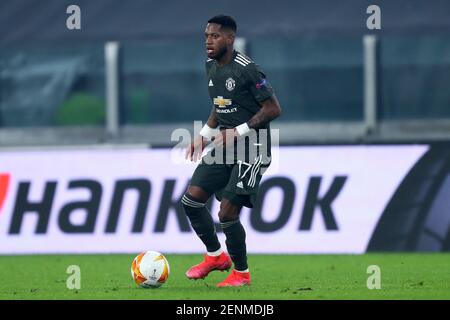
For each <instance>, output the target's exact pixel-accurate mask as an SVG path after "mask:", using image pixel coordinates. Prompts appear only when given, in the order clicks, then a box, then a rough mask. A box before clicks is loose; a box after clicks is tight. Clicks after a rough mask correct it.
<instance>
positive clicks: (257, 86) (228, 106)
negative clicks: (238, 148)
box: [206, 51, 274, 163]
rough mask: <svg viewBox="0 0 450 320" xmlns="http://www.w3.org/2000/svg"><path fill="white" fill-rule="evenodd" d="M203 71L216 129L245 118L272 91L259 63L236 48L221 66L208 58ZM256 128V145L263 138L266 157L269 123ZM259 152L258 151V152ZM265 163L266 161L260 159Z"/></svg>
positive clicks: (238, 123)
mask: <svg viewBox="0 0 450 320" xmlns="http://www.w3.org/2000/svg"><path fill="white" fill-rule="evenodd" d="M206 74H207V77H208V78H207V81H208V90H209V95H210V97H211V100H212V103H213V105H214V107H215V110H216V115H217V121H218V124H219V127H220V128H226V129H230V128H234V127H237V126H238V125H240V124H242V123H245V122H247V121H249V120H250V119H251V118H252V117H253V116H254V115H255V114H256V113H257V112H258V111H259V110H260V109H261V105H260V103H261V102H263V101H264V100H266V99H268V98H270V97H272V95H273V94H274V93H273V89H272V86H271V85H270V83H269V82H268V80H267V78H266V75H265V74H264V73H263V72H262V70H261V69H260V68H259V66H258V65H257V64H255V63H254V62H253V61H252V60H251V59H250V58H249V57H247V56H246V55H244V54H242V53H239V52H238V51H234V52H233V60H232V61H231V62H230V63H228V64H226V65H224V66H219V65H218V64H217V62H216V60H214V59H208V60H207V61H206ZM260 129H266V130H265V132H266V133H267V138H264V139H262V138H261V139H260V137H261V133H262V132H260ZM260 129H258V130H257V142H258V145H259V142H262V141H266V143H267V145H266V144H264V149H266V152H267V154H266V152H264V153H265V154H266V156H268V157H270V145H271V142H270V140H271V139H270V125H269V124H266V126H265V127H264V128H260ZM260 140H261V141H260ZM246 144H248V142H247V143H246ZM258 149H259V148H258ZM261 151H262V150H258V154H259V153H260V152H261ZM246 158H248V155H247V156H246ZM246 161H252V159H250V160H249V159H246ZM267 162H269V160H268V161H264V163H267Z"/></svg>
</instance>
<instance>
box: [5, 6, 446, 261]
mask: <svg viewBox="0 0 450 320" xmlns="http://www.w3.org/2000/svg"><path fill="white" fill-rule="evenodd" d="M71 4H76V5H78V6H79V7H80V8H81V30H68V29H67V28H66V20H67V18H68V17H69V15H70V14H67V13H66V8H67V7H68V6H69V5H71ZM372 4H376V5H378V6H380V8H381V27H382V28H381V30H368V28H367V26H366V20H367V19H368V17H369V16H370V14H368V13H367V12H366V10H367V7H368V6H369V5H372ZM217 13H226V14H230V15H232V16H234V17H235V18H236V20H237V22H238V36H239V40H238V43H237V46H238V47H239V49H240V50H243V51H244V52H246V53H247V54H248V55H249V56H250V57H252V58H253V59H254V60H255V61H256V62H257V63H258V64H259V65H261V67H262V68H263V70H265V71H266V73H267V74H268V77H269V80H270V81H271V83H272V84H273V86H274V88H275V90H276V94H277V96H278V98H279V100H280V103H281V106H282V108H283V115H282V117H280V118H279V119H277V120H276V121H275V122H274V124H273V126H272V127H273V128H277V129H279V132H280V135H279V142H280V145H281V147H280V148H279V150H278V151H277V152H278V154H279V156H280V157H279V160H280V162H279V164H278V166H276V167H277V170H274V171H273V172H271V173H269V174H268V175H267V176H266V177H265V178H264V180H263V184H262V190H263V191H264V192H263V193H262V195H261V197H260V201H259V202H258V205H257V206H256V208H254V209H253V210H252V211H251V212H250V210H245V211H244V212H243V216H242V220H243V223H244V225H245V226H246V229H247V230H248V232H247V234H248V239H249V240H248V246H249V252H250V253H258V254H269V253H291V254H292V253H297V254H302V253H336V254H339V253H356V254H362V253H365V252H373V251H376V252H388V251H398V252H405V251H427V252H430V251H431V252H443V251H449V250H450V210H449V208H450V206H449V204H450V200H449V199H450V148H449V146H450V144H449V142H450V90H449V84H450V20H449V19H448V16H449V15H450V3H449V2H448V1H439V0H434V1H418V0H409V1H407V0H398V1H376V2H373V3H372V2H370V1H356V0H355V1H345V2H344V3H339V4H337V3H336V2H335V1H328V0H318V1H277V2H273V1H245V2H243V1H237V0H236V1H235V0H230V1H226V2H222V3H214V4H212V3H211V2H210V1H205V0H200V1H195V2H187V1H139V0H134V1H129V2H124V1H119V0H100V1H83V0H79V1H76V2H72V1H52V0H46V1H34V0H31V1H29V0H27V1H25V0H18V1H10V0H8V1H2V2H1V3H0V48H1V50H0V148H1V149H0V236H1V237H2V241H1V242H0V255H11V254H13V255H15V254H35V253H40V254H47V253H48V254H53V253H78V254H80V253H127V254H131V253H136V252H139V251H142V250H146V249H153V250H160V251H162V252H167V253H169V254H174V253H199V252H201V251H202V247H201V246H200V244H199V241H198V240H197V239H196V237H195V235H194V233H193V232H192V231H191V229H190V226H189V224H188V222H187V220H186V218H185V217H184V215H183V212H182V208H181V206H180V205H179V203H178V199H179V198H180V197H181V195H182V192H183V190H184V188H185V187H186V185H187V183H188V179H189V178H190V174H191V172H192V170H193V168H194V167H193V166H192V165H187V164H184V165H183V164H177V165H175V164H174V163H173V154H172V153H171V149H170V148H171V147H173V146H174V145H175V144H176V142H174V141H171V134H172V132H173V131H174V130H175V129H177V128H185V129H188V130H190V131H192V129H193V121H195V120H201V121H205V120H206V118H207V115H208V113H209V110H210V102H209V98H208V95H207V90H206V83H207V80H206V77H205V73H204V60H205V53H204V47H203V42H204V40H203V31H204V25H205V21H206V20H207V19H208V18H209V17H211V16H213V15H215V14H217ZM209 205H210V207H211V209H212V213H213V215H215V212H216V211H217V210H216V209H217V203H215V202H212V203H209ZM219 231H220V230H219ZM220 236H221V240H222V241H223V235H222V234H220ZM261 243H265V245H264V246H262V245H261Z"/></svg>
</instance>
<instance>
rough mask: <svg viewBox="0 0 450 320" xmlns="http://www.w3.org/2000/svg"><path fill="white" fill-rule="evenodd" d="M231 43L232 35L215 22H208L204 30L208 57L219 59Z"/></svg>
mask: <svg viewBox="0 0 450 320" xmlns="http://www.w3.org/2000/svg"><path fill="white" fill-rule="evenodd" d="M232 44H233V36H232V35H231V34H230V33H229V32H224V31H222V30H221V26H220V25H219V24H217V23H208V24H207V25H206V30H205V45H206V53H207V55H208V58H211V59H220V58H221V57H222V56H223V55H224V54H225V53H226V52H227V50H228V47H229V46H230V45H232Z"/></svg>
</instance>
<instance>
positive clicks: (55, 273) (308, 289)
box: [0, 253, 450, 300]
mask: <svg viewBox="0 0 450 320" xmlns="http://www.w3.org/2000/svg"><path fill="white" fill-rule="evenodd" d="M166 257H167V259H168V261H169V263H170V268H171V273H170V276H169V279H168V281H167V283H166V284H164V285H163V286H162V287H161V288H158V289H144V288H140V287H138V286H136V285H135V284H134V282H133V280H132V279H131V275H130V265H131V262H132V260H133V258H134V255H34V256H0V279H1V282H0V299H77V300H78V299H174V300H178V299H182V300H184V299H186V300H188V299H215V300H216V299H217V300H222V299H226V300H235V299H289V300H291V299H450V254H443V253H439V254H421V253H415V254H364V255H250V256H249V265H250V270H251V275H252V284H251V286H248V287H242V288H216V287H215V285H216V283H218V282H220V281H221V280H222V279H224V278H225V277H226V275H227V273H226V272H218V271H215V272H212V273H211V274H210V275H209V276H208V277H207V278H206V279H205V280H197V281H193V280H188V279H187V278H186V277H185V275H184V273H185V271H186V269H187V268H189V267H190V266H191V265H193V264H196V263H198V262H199V261H200V260H201V259H202V257H201V255H175V254H167V255H166ZM69 265H78V266H79V267H80V269H81V289H79V290H69V289H67V287H66V281H67V278H68V277H69V276H70V275H69V274H67V273H66V270H67V267H68V266H69ZM369 265H378V266H379V267H380V269H381V289H378V290H377V289H372V290H369V289H368V288H367V285H366V283H367V279H368V277H369V276H370V275H371V274H368V273H367V267H368V266H369Z"/></svg>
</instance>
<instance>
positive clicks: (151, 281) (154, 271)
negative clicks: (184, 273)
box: [131, 251, 170, 288]
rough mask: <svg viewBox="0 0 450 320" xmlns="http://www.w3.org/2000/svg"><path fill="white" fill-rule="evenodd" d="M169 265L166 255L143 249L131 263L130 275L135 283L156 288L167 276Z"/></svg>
mask: <svg viewBox="0 0 450 320" xmlns="http://www.w3.org/2000/svg"><path fill="white" fill-rule="evenodd" d="M169 273H170V267H169V262H168V261H167V259H166V257H164V255H162V254H161V253H159V252H156V251H145V252H142V253H140V254H138V255H137V257H136V258H134V260H133V262H132V263H131V276H132V277H133V280H134V282H136V284H137V285H139V286H141V287H144V288H158V287H160V286H161V285H162V284H163V283H164V282H166V281H167V278H168V277H169Z"/></svg>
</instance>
